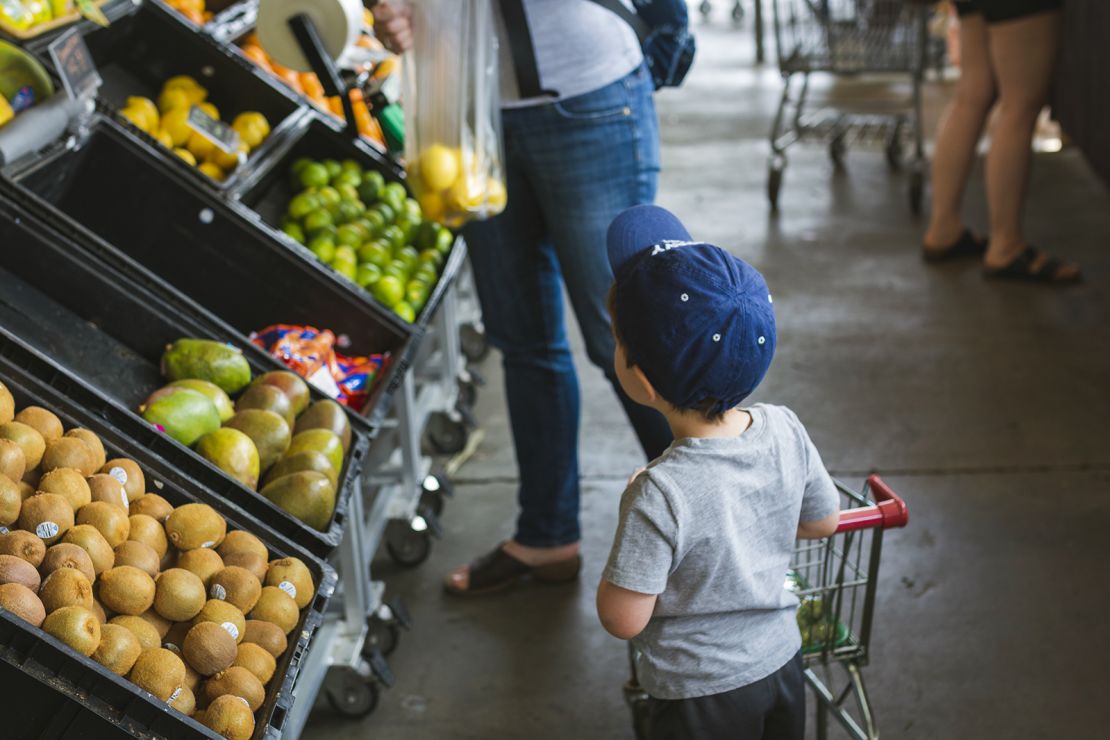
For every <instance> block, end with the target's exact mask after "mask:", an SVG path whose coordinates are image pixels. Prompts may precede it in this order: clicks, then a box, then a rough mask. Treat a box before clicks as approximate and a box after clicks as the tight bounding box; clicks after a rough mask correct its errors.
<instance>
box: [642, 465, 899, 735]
mask: <svg viewBox="0 0 1110 740" xmlns="http://www.w3.org/2000/svg"><path fill="white" fill-rule="evenodd" d="M836 485H837V489H838V490H839V491H840V507H841V511H840V525H839V526H838V527H837V530H836V533H835V534H834V535H832V536H831V537H826V538H824V539H819V540H800V541H799V542H798V544H797V546H796V548H795V550H794V556H793V558H792V559H791V563H790V570H789V571H788V572H787V574H786V584H785V585H786V588H787V589H788V590H790V591H793V592H794V593H795V594H796V595H797V596H798V600H799V601H800V606H799V607H798V627H799V630H800V631H801V634H802V656H803V658H804V660H805V666H806V670H805V677H806V683H808V684H809V687H810V688H811V689H812V690H813V694H814V697H815V698H816V700H817V708H816V709H817V738H818V740H824V738H826V737H827V736H828V725H829V717H830V716H831V717H832V718H833V719H835V720H836V721H837V722H838V723H839V724H840V725H841V726H842V727H843V728H844V730H845V731H846V732H847V733H848V735H849V736H850V737H852V738H856V739H857V740H877V739H878V737H879V729H878V725H877V724H876V722H875V714H874V712H873V711H872V708H871V701H870V699H869V698H868V694H867V687H866V685H865V684H864V682H863V674H862V672H861V669H862V668H863V666H864V665H866V664H867V661H868V658H869V646H870V642H871V625H872V620H873V617H874V613H875V588H876V586H877V585H878V578H879V561H880V556H881V554H882V546H883V531H884V530H886V529H891V528H894V527H904V526H906V523H907V522H908V521H909V511H908V509H907V508H906V504H905V502H903V501H902V499H901V498H900V497H899V496H898V494H896V493H895V492H894V491H893V490H891V488H890V487H889V486H888V485H887V484H886V483H884V482H883V480H882V479H881V478H879V476H877V475H872V476H870V477H869V478H868V479H867V483H866V484H865V486H864V489H863V491H862V492H861V493H857V492H855V491H852V490H850V489H849V488H847V487H846V486H844V485H843V484H842V483H840V482H837V484H836ZM635 657H636V656H635V652H634V648H632V645H631V643H629V659H630V663H631V666H632V675H631V678H630V679H629V681H628V683H627V684H625V687H624V695H625V700H626V701H627V702H628V705H629V707H630V708H631V710H632V719H633V724H634V727H635V730H636V737H637V738H642V737H644V727H645V721H646V714H647V712H646V710H647V706H648V705H647V698H648V696H647V693H646V692H644V690H643V689H642V688H641V687H640V685H639V682H638V680H637V678H636V660H635Z"/></svg>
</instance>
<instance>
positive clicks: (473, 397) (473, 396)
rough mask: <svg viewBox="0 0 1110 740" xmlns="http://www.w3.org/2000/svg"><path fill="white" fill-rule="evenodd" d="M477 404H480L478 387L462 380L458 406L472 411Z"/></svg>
mask: <svg viewBox="0 0 1110 740" xmlns="http://www.w3.org/2000/svg"><path fill="white" fill-rule="evenodd" d="M476 403H478V385H477V384H476V383H473V382H471V381H468V380H460V381H459V403H458V405H459V406H461V407H463V408H468V409H472V408H474V404H476Z"/></svg>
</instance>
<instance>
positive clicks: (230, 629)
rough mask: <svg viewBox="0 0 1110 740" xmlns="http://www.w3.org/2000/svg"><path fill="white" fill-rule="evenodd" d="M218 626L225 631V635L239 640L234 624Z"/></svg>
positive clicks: (237, 630) (237, 629)
mask: <svg viewBox="0 0 1110 740" xmlns="http://www.w3.org/2000/svg"><path fill="white" fill-rule="evenodd" d="M220 626H221V627H223V628H224V629H225V630H227V633H228V634H229V635H231V636H232V637H234V638H235V639H236V640H238V639H239V628H238V627H236V626H235V623H234V622H224V623H223V624H221V625H220Z"/></svg>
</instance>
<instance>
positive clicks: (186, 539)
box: [166, 504, 227, 550]
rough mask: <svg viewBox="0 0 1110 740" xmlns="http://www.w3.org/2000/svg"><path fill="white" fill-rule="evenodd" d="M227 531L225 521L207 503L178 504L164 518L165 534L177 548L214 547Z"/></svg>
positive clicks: (221, 540)
mask: <svg viewBox="0 0 1110 740" xmlns="http://www.w3.org/2000/svg"><path fill="white" fill-rule="evenodd" d="M226 533H227V522H226V521H224V518H223V517H222V516H220V515H219V513H218V512H217V511H216V510H215V509H213V508H212V507H211V506H209V505H208V504H185V505H184V506H178V507H177V508H176V509H174V510H173V513H172V514H170V515H169V516H168V517H167V518H166V534H167V535H168V536H169V538H170V542H172V543H173V545H174V547H176V548H177V549H178V550H193V549H195V548H198V547H216V546H217V545H219V544H220V543H221V542H223V539H224V535H225V534H226Z"/></svg>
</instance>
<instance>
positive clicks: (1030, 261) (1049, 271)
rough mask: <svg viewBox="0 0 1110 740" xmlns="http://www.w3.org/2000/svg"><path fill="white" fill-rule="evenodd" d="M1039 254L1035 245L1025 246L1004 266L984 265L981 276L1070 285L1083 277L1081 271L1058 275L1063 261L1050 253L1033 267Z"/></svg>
mask: <svg viewBox="0 0 1110 740" xmlns="http://www.w3.org/2000/svg"><path fill="white" fill-rule="evenodd" d="M1040 255H1041V251H1040V250H1039V249H1037V248H1036V247H1033V246H1029V247H1026V248H1025V251H1023V252H1022V253H1021V254H1019V255H1018V256H1017V257H1015V258H1014V260H1013V261H1012V262H1010V264H1008V265H1006V266H1005V267H984V268H983V277H984V278H987V279H988V280H1022V281H1025V282H1029V283H1041V284H1048V285H1071V284H1074V283H1078V282H1080V281H1081V280H1082V279H1083V275H1082V274H1081V273H1077V274H1076V275H1075V277H1063V278H1062V277H1060V276H1059V275H1060V268H1061V267H1063V266H1064V261H1063V260H1061V259H1060V258H1059V257H1054V256H1051V255H1048V256H1047V257H1046V258H1045V260H1044V263H1043V264H1041V265H1040V266H1039V267H1036V268H1034V267H1033V265H1034V263H1036V261H1037V258H1038V257H1039V256H1040Z"/></svg>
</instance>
